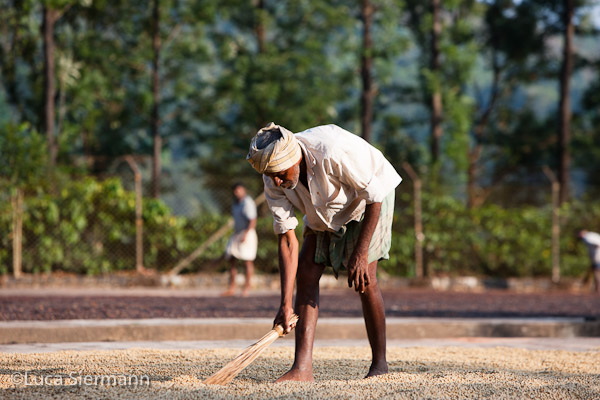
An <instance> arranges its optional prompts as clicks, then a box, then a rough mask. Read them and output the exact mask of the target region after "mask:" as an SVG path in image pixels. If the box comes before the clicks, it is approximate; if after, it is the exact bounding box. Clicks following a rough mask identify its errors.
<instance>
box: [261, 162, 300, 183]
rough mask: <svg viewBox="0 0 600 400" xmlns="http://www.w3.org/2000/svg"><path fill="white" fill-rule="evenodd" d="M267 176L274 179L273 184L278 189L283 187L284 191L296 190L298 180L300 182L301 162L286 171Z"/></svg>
mask: <svg viewBox="0 0 600 400" xmlns="http://www.w3.org/2000/svg"><path fill="white" fill-rule="evenodd" d="M265 175H267V176H268V177H270V178H271V179H273V183H275V186H277V187H282V188H283V189H295V188H296V185H297V184H298V180H300V162H298V163H297V164H296V165H294V166H293V167H290V168H288V169H286V170H284V171H281V172H276V173H270V174H265Z"/></svg>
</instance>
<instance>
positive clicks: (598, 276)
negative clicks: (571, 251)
mask: <svg viewBox="0 0 600 400" xmlns="http://www.w3.org/2000/svg"><path fill="white" fill-rule="evenodd" d="M577 236H578V237H579V239H581V240H582V241H583V243H585V245H586V247H587V249H588V254H589V256H590V261H591V270H592V273H593V275H594V288H595V290H596V293H597V294H600V234H598V233H596V232H590V231H587V230H585V229H582V230H580V231H579V232H578V234H577ZM588 276H589V275H588ZM586 280H587V278H586Z"/></svg>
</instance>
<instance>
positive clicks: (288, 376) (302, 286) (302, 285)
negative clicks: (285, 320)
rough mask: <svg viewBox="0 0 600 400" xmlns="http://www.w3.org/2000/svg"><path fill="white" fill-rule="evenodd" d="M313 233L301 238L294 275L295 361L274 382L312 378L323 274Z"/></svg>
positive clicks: (312, 379)
mask: <svg viewBox="0 0 600 400" xmlns="http://www.w3.org/2000/svg"><path fill="white" fill-rule="evenodd" d="M315 249H316V236H315V235H308V236H306V237H305V238H304V244H303V245H302V251H301V252H300V257H299V258H300V260H299V263H298V273H297V275H296V287H297V290H296V305H295V307H294V309H295V311H296V313H297V314H298V317H299V319H298V323H297V324H296V331H295V332H296V351H295V357H294V364H293V365H292V368H291V369H290V370H289V371H288V372H286V373H285V374H284V375H283V376H282V377H280V378H279V379H277V381H276V382H282V381H314V377H313V369H312V352H313V343H314V341H315V328H316V326H317V318H318V316H319V280H320V279H321V275H322V274H323V269H324V268H325V267H324V266H323V265H320V264H316V263H315V261H314V260H315Z"/></svg>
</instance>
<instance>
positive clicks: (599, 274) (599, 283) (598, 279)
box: [594, 268, 600, 294]
mask: <svg viewBox="0 0 600 400" xmlns="http://www.w3.org/2000/svg"><path fill="white" fill-rule="evenodd" d="M594 286H595V289H596V294H600V269H598V268H596V269H595V270H594Z"/></svg>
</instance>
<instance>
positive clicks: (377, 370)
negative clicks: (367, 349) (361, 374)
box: [365, 363, 388, 378]
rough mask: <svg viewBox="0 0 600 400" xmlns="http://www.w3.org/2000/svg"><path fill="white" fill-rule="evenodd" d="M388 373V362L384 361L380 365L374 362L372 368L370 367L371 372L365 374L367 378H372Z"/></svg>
mask: <svg viewBox="0 0 600 400" xmlns="http://www.w3.org/2000/svg"><path fill="white" fill-rule="evenodd" d="M387 373H388V365H387V363H384V364H382V365H379V366H377V365H375V364H372V365H371V368H369V373H368V374H367V376H365V378H370V377H372V376H377V375H385V374H387Z"/></svg>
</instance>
